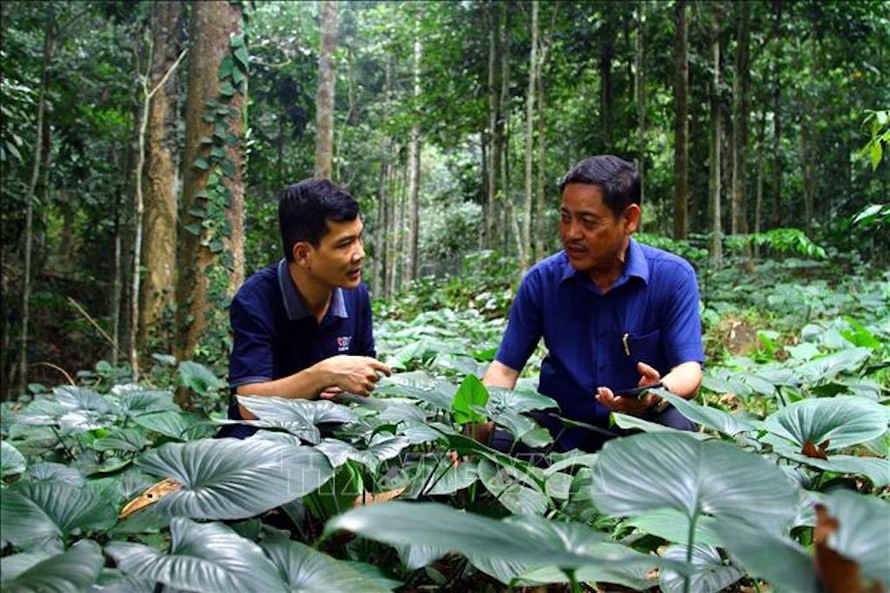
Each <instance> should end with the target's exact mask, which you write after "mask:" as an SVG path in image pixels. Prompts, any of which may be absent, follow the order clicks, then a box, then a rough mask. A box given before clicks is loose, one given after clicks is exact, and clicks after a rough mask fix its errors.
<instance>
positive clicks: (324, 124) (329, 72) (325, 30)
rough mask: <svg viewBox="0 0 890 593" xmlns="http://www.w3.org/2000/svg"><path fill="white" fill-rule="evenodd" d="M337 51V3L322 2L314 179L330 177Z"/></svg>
mask: <svg viewBox="0 0 890 593" xmlns="http://www.w3.org/2000/svg"><path fill="white" fill-rule="evenodd" d="M336 49H337V0H322V2H321V50H320V52H319V55H318V91H317V93H316V99H315V121H316V128H317V135H316V138H315V176H316V177H321V178H325V179H329V178H330V177H331V169H332V167H331V164H332V160H333V154H334V52H335V51H336Z"/></svg>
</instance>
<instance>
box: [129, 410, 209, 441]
mask: <svg viewBox="0 0 890 593" xmlns="http://www.w3.org/2000/svg"><path fill="white" fill-rule="evenodd" d="M134 421H135V422H136V424H138V425H139V426H141V427H143V428H147V429H148V430H152V431H154V432H157V433H160V434H162V435H164V436H167V437H170V438H172V439H176V440H178V441H188V440H193V439H198V438H202V437H204V436H208V435H209V434H211V433H213V432H215V431H216V428H214V427H213V426H212V425H209V424H208V423H207V420H205V419H204V418H202V417H201V416H198V415H197V414H191V413H189V412H173V411H162V412H150V413H147V414H140V415H139V416H136V417H135V418H134Z"/></svg>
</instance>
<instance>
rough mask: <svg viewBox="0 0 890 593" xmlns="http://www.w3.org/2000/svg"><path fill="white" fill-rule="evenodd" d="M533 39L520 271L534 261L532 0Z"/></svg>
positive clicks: (534, 53) (532, 58)
mask: <svg viewBox="0 0 890 593" xmlns="http://www.w3.org/2000/svg"><path fill="white" fill-rule="evenodd" d="M531 33H532V38H531V50H530V53H529V60H528V90H527V91H526V95H525V201H524V203H523V208H522V241H521V243H520V251H519V269H520V270H521V271H522V272H525V271H526V270H528V267H529V264H530V262H531V259H532V254H531V250H532V241H531V232H532V193H533V186H532V174H533V172H532V165H533V163H534V154H535V127H534V125H535V122H534V119H535V71H536V70H537V68H538V0H532V31H531Z"/></svg>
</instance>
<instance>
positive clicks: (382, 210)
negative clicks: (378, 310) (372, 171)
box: [371, 138, 389, 298]
mask: <svg viewBox="0 0 890 593" xmlns="http://www.w3.org/2000/svg"><path fill="white" fill-rule="evenodd" d="M382 154H383V155H384V159H383V161H382V162H381V163H380V175H379V177H378V186H377V220H376V224H375V225H374V261H373V262H372V270H373V276H372V280H371V292H372V293H373V295H374V297H375V298H379V297H382V296H384V295H385V286H386V281H385V278H386V264H387V259H386V257H387V249H386V236H387V235H386V229H387V217H386V214H387V212H386V202H387V192H386V187H387V183H388V182H389V173H388V170H389V161H388V160H386V156H385V155H387V154H389V139H388V138H384V139H383V151H382Z"/></svg>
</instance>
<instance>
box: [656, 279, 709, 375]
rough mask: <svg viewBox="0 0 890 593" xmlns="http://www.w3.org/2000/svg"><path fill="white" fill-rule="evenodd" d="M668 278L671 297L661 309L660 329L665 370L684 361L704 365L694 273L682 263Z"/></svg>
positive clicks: (696, 283)
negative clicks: (662, 320) (663, 315)
mask: <svg viewBox="0 0 890 593" xmlns="http://www.w3.org/2000/svg"><path fill="white" fill-rule="evenodd" d="M684 263H685V262H684ZM672 279H673V280H674V282H675V285H674V286H673V287H672V290H671V291H670V294H671V295H672V297H673V298H672V299H671V300H670V302H669V304H668V306H667V308H666V310H665V321H664V325H663V326H662V328H663V329H662V337H663V340H664V345H665V355H666V358H667V363H668V367H669V368H673V367H675V366H677V365H679V364H683V363H684V362H699V363H704V361H705V353H704V348H703V347H702V335H701V315H700V313H699V296H698V282H697V281H696V278H695V270H693V269H692V266H691V265H689V264H688V263H685V265H684V266H682V268H681V269H680V270H678V271H677V273H676V274H672Z"/></svg>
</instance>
